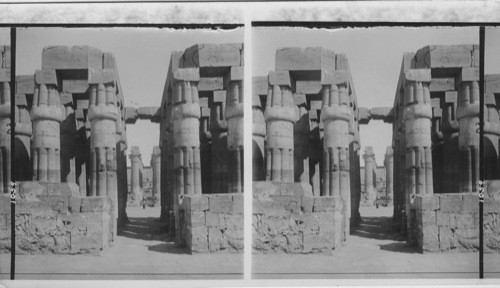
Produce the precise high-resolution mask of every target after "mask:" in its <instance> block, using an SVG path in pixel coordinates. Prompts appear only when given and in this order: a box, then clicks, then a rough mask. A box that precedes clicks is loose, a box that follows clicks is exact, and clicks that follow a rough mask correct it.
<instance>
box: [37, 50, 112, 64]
mask: <svg viewBox="0 0 500 288" xmlns="http://www.w3.org/2000/svg"><path fill="white" fill-rule="evenodd" d="M102 60H103V58H102V51H101V50H99V49H96V48H93V47H90V46H73V47H67V46H49V47H45V48H43V51H42V69H102V62H103V61H102Z"/></svg>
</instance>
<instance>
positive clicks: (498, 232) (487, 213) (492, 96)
mask: <svg viewBox="0 0 500 288" xmlns="http://www.w3.org/2000/svg"><path fill="white" fill-rule="evenodd" d="M484 50H485V52H484V74H485V75H484V81H485V85H484V86H485V89H484V118H483V119H484V129H483V131H484V134H483V147H484V152H483V157H484V158H483V163H484V172H485V173H484V179H485V193H484V207H483V243H484V277H485V278H500V253H499V252H500V167H499V165H500V162H499V160H500V157H499V139H500V138H499V137H500V120H499V110H500V53H498V52H499V51H500V28H498V27H486V28H485V45H484Z"/></svg>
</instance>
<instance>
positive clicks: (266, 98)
mask: <svg viewBox="0 0 500 288" xmlns="http://www.w3.org/2000/svg"><path fill="white" fill-rule="evenodd" d="M478 53H479V51H478V47H477V46H476V45H456V46H427V47H424V48H422V49H420V50H418V51H417V52H416V53H405V54H404V57H403V64H402V68H401V73H400V78H399V82H398V86H397V89H396V97H395V102H394V106H393V107H377V108H372V109H367V108H363V107H359V106H358V102H357V100H356V93H355V90H354V86H353V81H352V79H351V77H350V72H349V65H348V63H347V59H346V58H345V56H344V55H342V54H335V53H333V52H332V51H329V50H326V49H323V48H306V49H299V48H284V49H280V50H278V51H277V52H276V69H275V71H272V72H270V73H269V75H268V76H267V77H254V78H253V122H254V123H253V124H254V125H253V147H252V149H253V180H254V181H255V182H254V187H253V198H254V203H253V207H254V208H253V209H254V210H253V211H254V212H253V213H254V215H253V216H254V218H253V229H254V236H253V237H254V239H253V248H254V251H258V252H264V253H268V252H287V253H310V252H325V251H331V250H332V249H335V248H336V247H338V246H339V245H342V244H343V243H344V242H345V241H346V238H347V237H346V236H347V235H348V234H349V227H350V226H351V228H352V227H354V226H355V225H356V224H357V222H358V221H359V219H360V216H359V205H360V195H361V183H360V177H361V175H360V166H359V163H360V153H359V147H360V139H359V129H358V127H359V124H367V123H369V121H370V120H383V121H384V122H386V123H393V141H392V147H389V148H388V149H387V152H386V155H385V159H384V166H385V172H386V182H387V183H386V189H387V190H386V197H389V198H390V199H392V200H393V203H394V217H393V218H394V221H396V222H397V223H399V226H400V227H401V232H402V233H404V234H405V235H406V236H407V241H408V243H409V244H411V245H417V246H418V247H419V248H420V249H421V251H424V252H425V251H475V250H476V249H477V248H478V244H479V239H478V236H479V232H478V231H479V227H478V223H479V220H478V219H479V211H478V193H477V192H478V187H477V185H478V180H479V150H478V149H479V134H478V133H477V130H478V126H477V125H478V122H479V83H478V81H479V68H478V64H479V61H478V59H479V58H478ZM499 79H500V77H498V75H488V76H487V77H486V96H485V111H486V113H485V121H486V124H485V134H486V135H485V143H486V145H485V146H486V148H485V150H486V151H485V154H486V158H485V161H486V167H487V168H486V170H487V175H486V179H498V178H500V168H499V167H500V166H499V165H500V164H499V163H500V162H499V156H498V155H499V152H498V151H499V148H498V147H499V137H500V124H499V123H500V120H499V118H498V113H499V109H498V104H497V103H498V99H500V98H498V97H499V95H500V94H499V93H500V89H499V87H500V81H499ZM363 156H364V159H365V169H364V174H365V175H363V177H364V179H365V181H364V184H365V187H364V188H365V192H368V195H369V197H368V198H370V199H369V201H368V202H371V200H374V197H375V195H374V191H373V190H374V188H373V186H374V179H373V178H374V169H376V167H374V166H375V164H374V158H373V152H372V151H371V150H370V149H367V150H366V151H365V155H363ZM366 168H368V169H366ZM495 183H496V182H494V181H493V182H489V184H488V185H489V186H488V188H489V189H490V192H489V194H488V195H489V196H490V197H487V199H486V200H485V203H486V204H485V207H486V208H485V214H484V216H485V219H486V220H485V221H486V223H487V224H485V225H487V226H485V227H487V231H488V232H486V234H485V235H486V240H485V241H486V242H487V243H488V244H487V245H489V246H488V249H490V250H491V251H499V248H498V243H499V241H498V240H499V237H500V236H499V231H500V225H498V223H499V222H498V217H499V214H500V209H498V208H500V200H499V198H498V195H497V194H498V192H497V191H496V190H498V189H496V188H497V187H499V185H497V184H495ZM495 189H496V190H495ZM311 203H313V204H311ZM311 205H312V206H311ZM311 207H312V208H311ZM495 221H496V222H495ZM349 224H351V225H349Z"/></svg>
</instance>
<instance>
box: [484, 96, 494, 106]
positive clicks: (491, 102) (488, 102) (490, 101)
mask: <svg viewBox="0 0 500 288" xmlns="http://www.w3.org/2000/svg"><path fill="white" fill-rule="evenodd" d="M484 105H494V106H495V105H497V103H496V99H495V94H484Z"/></svg>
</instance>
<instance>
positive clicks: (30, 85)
mask: <svg viewBox="0 0 500 288" xmlns="http://www.w3.org/2000/svg"><path fill="white" fill-rule="evenodd" d="M9 81H10V80H9ZM0 82H1V81H0ZM16 93H19V94H34V93H35V75H19V76H16Z"/></svg>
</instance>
